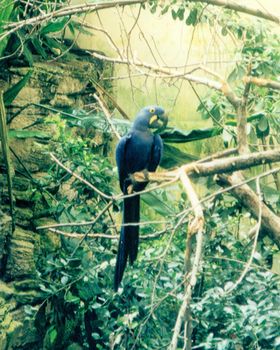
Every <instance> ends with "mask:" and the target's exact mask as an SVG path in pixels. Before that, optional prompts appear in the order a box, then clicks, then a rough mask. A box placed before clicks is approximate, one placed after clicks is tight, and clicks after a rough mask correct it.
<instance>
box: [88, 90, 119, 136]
mask: <svg viewBox="0 0 280 350" xmlns="http://www.w3.org/2000/svg"><path fill="white" fill-rule="evenodd" d="M93 97H94V98H95V99H96V101H97V102H98V103H99V105H100V107H101V109H102V111H103V113H104V115H105V117H106V119H107V122H108V124H109V125H110V127H111V129H112V131H113V133H114V134H115V135H116V136H117V138H118V139H119V140H120V138H121V135H120V134H119V132H118V130H117V129H116V128H115V125H114V124H113V122H112V116H111V113H110V112H109V110H108V108H106V107H105V101H104V100H103V98H102V97H101V96H97V94H94V95H93Z"/></svg>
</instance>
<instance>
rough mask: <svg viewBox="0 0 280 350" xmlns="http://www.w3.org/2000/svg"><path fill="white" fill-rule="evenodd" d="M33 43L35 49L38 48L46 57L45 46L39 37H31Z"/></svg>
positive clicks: (39, 52)
mask: <svg viewBox="0 0 280 350" xmlns="http://www.w3.org/2000/svg"><path fill="white" fill-rule="evenodd" d="M31 43H32V45H33V46H34V49H35V50H36V52H37V53H38V54H39V55H40V56H42V57H43V58H44V59H46V58H47V56H48V55H47V53H46V51H45V50H44V48H43V45H42V42H41V41H40V40H39V39H38V37H34V38H32V39H31Z"/></svg>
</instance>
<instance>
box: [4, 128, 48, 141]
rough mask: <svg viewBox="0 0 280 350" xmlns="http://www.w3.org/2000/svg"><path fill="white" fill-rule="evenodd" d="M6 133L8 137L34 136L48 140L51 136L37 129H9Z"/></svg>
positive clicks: (24, 137)
mask: <svg viewBox="0 0 280 350" xmlns="http://www.w3.org/2000/svg"><path fill="white" fill-rule="evenodd" d="M8 135H9V137H10V138H17V139H28V138H36V139H41V140H49V139H50V138H51V135H50V134H48V133H46V132H43V131H38V130H22V129H10V130H9V131H8Z"/></svg>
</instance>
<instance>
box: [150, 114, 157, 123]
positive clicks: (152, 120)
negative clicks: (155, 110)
mask: <svg viewBox="0 0 280 350" xmlns="http://www.w3.org/2000/svg"><path fill="white" fill-rule="evenodd" d="M157 119H158V116H157V115H156V114H155V115H153V116H152V117H151V119H150V121H149V124H150V125H151V124H153V122H155V121H156V120H157Z"/></svg>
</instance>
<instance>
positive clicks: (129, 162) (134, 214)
mask: <svg viewBox="0 0 280 350" xmlns="http://www.w3.org/2000/svg"><path fill="white" fill-rule="evenodd" d="M167 122H168V117H167V115H166V114H165V111H164V109H163V108H162V107H160V106H147V107H144V108H142V109H141V110H140V111H139V112H138V114H137V115H136V117H135V120H134V122H133V124H132V128H131V130H130V132H128V133H127V134H126V135H125V136H123V137H122V138H121V139H120V141H119V142H118V144H117V146H116V163H117V168H118V175H119V184H120V189H121V191H122V192H123V194H124V195H128V194H132V193H137V192H139V191H142V190H144V188H145V187H146V186H147V183H148V182H136V181H134V180H133V179H132V177H131V175H132V174H133V173H135V172H138V171H143V172H154V171H155V170H156V168H157V166H158V165H159V162H160V159H161V156H162V152H163V142H162V139H161V137H160V135H159V134H154V133H153V132H152V130H153V129H155V130H157V131H159V130H162V129H164V128H165V127H166V125H167ZM139 220H140V195H137V194H136V195H134V196H132V197H128V198H124V200H123V219H122V227H121V232H120V239H119V245H118V253H117V260H116V267H115V275H114V290H115V291H118V288H119V285H120V283H121V281H122V277H123V273H124V270H125V267H126V264H127V260H128V259H129V262H130V265H132V264H133V262H134V261H135V260H136V258H137V253H138V244H139ZM129 223H133V225H128V224H129ZM137 224H138V225H137Z"/></svg>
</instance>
